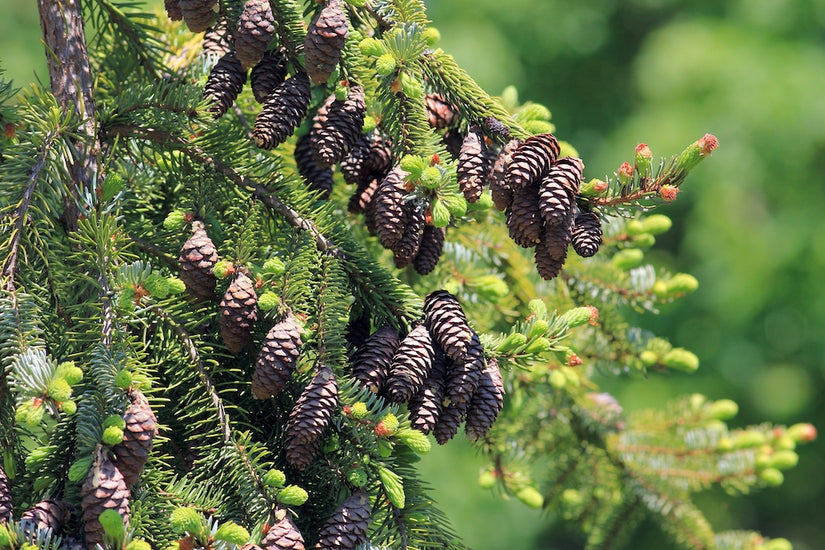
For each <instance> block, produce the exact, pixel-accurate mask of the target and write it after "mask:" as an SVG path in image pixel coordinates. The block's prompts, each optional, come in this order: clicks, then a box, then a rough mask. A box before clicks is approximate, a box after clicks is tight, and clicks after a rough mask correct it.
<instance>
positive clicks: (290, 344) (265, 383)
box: [252, 313, 302, 399]
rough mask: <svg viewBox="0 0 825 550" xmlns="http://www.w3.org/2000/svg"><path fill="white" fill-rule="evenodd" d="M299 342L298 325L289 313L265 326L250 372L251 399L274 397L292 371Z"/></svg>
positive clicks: (283, 386) (296, 359) (299, 332)
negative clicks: (271, 325) (278, 320)
mask: <svg viewBox="0 0 825 550" xmlns="http://www.w3.org/2000/svg"><path fill="white" fill-rule="evenodd" d="M301 344H302V342H301V328H300V327H299V326H298V323H297V321H296V320H295V317H294V316H293V315H292V314H291V313H290V314H288V315H287V316H286V317H284V319H283V321H281V322H280V323H276V324H275V325H274V326H273V327H272V328H271V329H270V330H269V332H268V333H267V335H266V338H265V339H264V341H263V344H261V351H260V352H259V353H258V358H257V359H256V360H255V372H254V373H253V374H252V396H253V397H255V399H267V398H269V397H274V396H276V395H278V394H279V393H280V392H281V390H283V389H284V388H285V387H286V385H287V383H288V382H289V379H290V378H292V373H293V372H294V371H295V366H296V363H297V361H298V354H299V352H300V348H301Z"/></svg>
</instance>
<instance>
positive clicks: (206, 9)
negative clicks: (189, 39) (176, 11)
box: [178, 0, 218, 32]
mask: <svg viewBox="0 0 825 550" xmlns="http://www.w3.org/2000/svg"><path fill="white" fill-rule="evenodd" d="M217 5H218V0H178V6H180V11H181V15H182V16H183V21H184V23H186V26H187V27H189V30H190V31H192V32H203V31H205V30H206V29H208V28H209V25H211V24H212V22H213V21H214V20H215V17H216V16H217V11H216V10H215V7H216V6H217Z"/></svg>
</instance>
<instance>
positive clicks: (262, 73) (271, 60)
mask: <svg viewBox="0 0 825 550" xmlns="http://www.w3.org/2000/svg"><path fill="white" fill-rule="evenodd" d="M286 65H287V59H286V49H285V48H281V49H279V50H276V51H268V52H265V53H264V56H263V58H262V59H261V60H260V61H259V62H258V64H257V65H255V66H254V67H252V73H251V74H250V75H249V81H250V84H251V86H252V94H253V95H254V96H255V101H257V102H258V103H264V102H265V101H266V99H267V98H268V97H269V94H271V93H272V92H273V91H274V90H275V88H277V87H278V86H279V85H280V84H281V83H283V81H284V80H286V74H287V73H286Z"/></svg>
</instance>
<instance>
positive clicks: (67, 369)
mask: <svg viewBox="0 0 825 550" xmlns="http://www.w3.org/2000/svg"><path fill="white" fill-rule="evenodd" d="M54 374H55V376H62V377H63V378H65V379H66V382H68V383H69V384H70V385H72V386H74V385H75V384H77V383H78V382H80V381H81V380H83V371H82V370H81V369H80V367H76V366H75V364H74V361H65V362H63V363H60V364H59V365H57V370H56V371H55V373H54Z"/></svg>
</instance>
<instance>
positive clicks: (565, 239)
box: [535, 225, 570, 280]
mask: <svg viewBox="0 0 825 550" xmlns="http://www.w3.org/2000/svg"><path fill="white" fill-rule="evenodd" d="M569 242H570V231H569V228H566V227H564V226H562V225H555V226H546V227H545V230H544V233H543V234H542V238H541V241H539V243H538V244H537V245H536V251H535V259H536V269H537V270H538V272H539V275H540V276H541V278H542V279H546V280H550V279H552V278H554V277H556V276H557V275H558V274H559V273H561V268H562V266H563V265H564V261H565V260H566V259H567V245H568V244H569Z"/></svg>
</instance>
